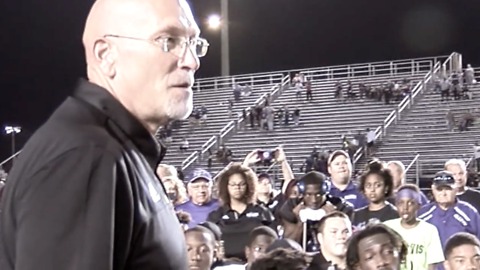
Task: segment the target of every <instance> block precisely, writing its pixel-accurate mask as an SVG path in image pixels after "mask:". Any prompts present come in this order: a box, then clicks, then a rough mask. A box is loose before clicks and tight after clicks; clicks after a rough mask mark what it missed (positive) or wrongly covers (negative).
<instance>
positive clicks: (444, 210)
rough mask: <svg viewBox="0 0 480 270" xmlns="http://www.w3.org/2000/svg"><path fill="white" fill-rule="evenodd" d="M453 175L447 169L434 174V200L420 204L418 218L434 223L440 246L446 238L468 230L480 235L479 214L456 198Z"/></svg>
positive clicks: (443, 244) (469, 205)
mask: <svg viewBox="0 0 480 270" xmlns="http://www.w3.org/2000/svg"><path fill="white" fill-rule="evenodd" d="M455 187H456V184H455V179H454V177H453V175H452V174H451V173H450V172H447V171H441V172H438V173H436V174H435V177H434V178H433V184H432V193H433V197H434V201H433V202H432V203H429V204H427V205H424V206H422V208H420V211H419V213H418V218H420V219H422V220H424V221H426V222H428V223H430V224H432V225H434V226H435V227H437V229H438V233H439V234H440V240H441V242H442V247H444V246H445V244H446V242H447V239H448V238H449V237H450V236H452V235H454V234H456V233H458V232H468V233H471V234H474V235H476V236H477V237H479V236H480V216H479V214H478V212H477V210H475V208H474V207H473V206H472V205H471V204H469V203H467V202H463V201H460V200H458V199H457V196H456V190H455Z"/></svg>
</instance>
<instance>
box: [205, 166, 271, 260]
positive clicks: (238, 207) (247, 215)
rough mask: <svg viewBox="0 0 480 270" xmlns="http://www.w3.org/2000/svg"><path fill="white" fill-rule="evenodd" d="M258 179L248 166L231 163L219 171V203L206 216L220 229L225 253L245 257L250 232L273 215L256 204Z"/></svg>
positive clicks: (264, 223)
mask: <svg viewBox="0 0 480 270" xmlns="http://www.w3.org/2000/svg"><path fill="white" fill-rule="evenodd" d="M257 181H258V179H257V176H256V175H255V173H254V172H253V171H252V170H251V169H250V168H248V167H246V166H242V165H241V164H238V163H234V164H232V165H230V166H229V167H227V168H225V169H224V170H223V171H222V172H221V173H220V174H219V175H218V196H219V198H220V207H219V208H218V209H216V210H215V211H212V212H211V213H210V214H209V215H208V218H207V220H208V221H210V222H213V223H215V224H217V225H218V226H219V227H220V229H221V230H222V239H223V241H224V243H225V257H226V258H239V259H241V260H246V257H245V252H244V249H245V246H246V245H247V238H248V235H249V233H250V232H251V231H252V230H253V229H254V228H256V227H259V226H262V225H270V224H271V223H272V221H273V215H272V214H271V213H270V211H269V210H268V209H266V208H265V207H263V206H260V205H258V204H256V200H255V193H256V183H257Z"/></svg>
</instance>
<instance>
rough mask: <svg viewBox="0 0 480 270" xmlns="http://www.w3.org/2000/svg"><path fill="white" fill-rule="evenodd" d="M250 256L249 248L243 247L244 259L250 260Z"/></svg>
mask: <svg viewBox="0 0 480 270" xmlns="http://www.w3.org/2000/svg"><path fill="white" fill-rule="evenodd" d="M250 255H251V250H250V248H249V247H245V258H247V260H248V258H250Z"/></svg>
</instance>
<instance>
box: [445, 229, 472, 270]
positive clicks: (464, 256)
mask: <svg viewBox="0 0 480 270" xmlns="http://www.w3.org/2000/svg"><path fill="white" fill-rule="evenodd" d="M444 253H445V258H446V260H445V262H444V263H443V266H444V267H445V269H446V270H463V269H474V270H478V269H480V242H479V241H478V238H477V237H476V236H475V235H472V234H469V233H457V234H455V235H453V236H452V237H450V238H449V239H448V241H447V243H446V245H445V251H444Z"/></svg>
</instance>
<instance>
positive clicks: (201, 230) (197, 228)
mask: <svg viewBox="0 0 480 270" xmlns="http://www.w3.org/2000/svg"><path fill="white" fill-rule="evenodd" d="M194 232H198V233H206V234H208V235H210V236H211V237H212V241H213V242H212V245H214V246H215V241H216V240H215V235H214V234H213V232H212V231H210V230H209V229H207V228H205V227H203V226H195V227H193V228H190V229H188V230H186V231H185V233H184V234H185V236H186V235H187V234H189V233H194Z"/></svg>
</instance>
